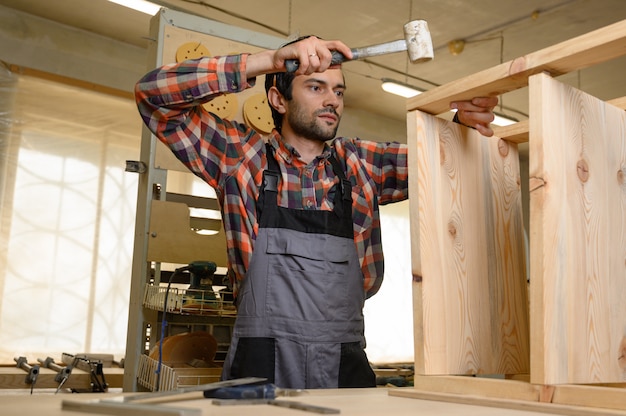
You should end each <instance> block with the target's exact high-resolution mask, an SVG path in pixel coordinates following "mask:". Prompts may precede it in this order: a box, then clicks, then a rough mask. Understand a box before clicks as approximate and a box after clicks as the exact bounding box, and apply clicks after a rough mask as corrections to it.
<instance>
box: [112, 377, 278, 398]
mask: <svg viewBox="0 0 626 416" xmlns="http://www.w3.org/2000/svg"><path fill="white" fill-rule="evenodd" d="M265 381H267V379H265V378H259V377H247V378H237V379H233V380H224V381H218V382H215V383H209V384H200V385H197V386H185V387H179V388H178V389H176V390H163V391H157V392H152V393H139V394H135V395H132V396H124V397H122V401H124V402H133V401H139V400H151V399H155V398H162V397H168V396H175V395H178V394H183V393H189V392H193V391H204V392H206V391H207V390H215V389H219V388H222V387H234V386H240V385H244V384H254V383H262V382H265Z"/></svg>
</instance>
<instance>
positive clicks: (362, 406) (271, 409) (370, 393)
mask: <svg viewBox="0 0 626 416" xmlns="http://www.w3.org/2000/svg"><path fill="white" fill-rule="evenodd" d="M406 389H409V390H413V389H412V388H411V387H407V388H392V389H387V388H373V389H340V390H308V391H307V392H305V393H304V394H303V395H301V396H297V397H290V398H285V399H284V400H295V401H300V402H304V403H307V404H312V405H317V406H324V407H331V408H336V409H339V410H340V411H341V413H340V415H343V416H351V415H359V416H367V415H377V416H378V415H398V416H400V415H416V414H419V415H422V416H428V415H441V414H445V415H450V416H454V415H463V416H473V415H480V416H489V415H494V416H495V415H498V416H508V415H510V416H532V415H542V414H545V413H541V412H537V411H533V410H510V409H502V408H498V407H491V406H488V405H473V404H466V403H450V402H444V401H439V399H437V400H423V399H415V398H405V397H399V396H397V395H390V394H389V393H390V390H393V391H394V392H400V391H402V390H406ZM124 394H127V393H124ZM114 396H117V395H116V394H113V393H105V394H91V393H90V394H73V395H72V394H57V395H53V394H37V395H34V396H30V395H25V394H20V395H5V396H3V395H0V408H1V409H2V414H3V415H7V416H13V415H20V416H30V415H44V414H45V415H47V416H56V415H64V416H80V415H88V414H93V413H94V412H90V413H89V412H82V411H70V410H62V408H61V404H62V402H63V401H64V400H65V401H68V400H71V401H73V402H88V401H90V400H101V399H103V398H107V397H108V398H113V397H114ZM184 397H186V398H191V399H190V400H185V401H178V402H170V403H168V404H161V405H159V406H162V407H164V406H176V407H179V408H180V407H190V408H196V409H201V414H202V415H215V416H220V415H242V414H244V415H245V414H255V415H256V416H264V415H294V416H298V415H306V414H314V413H309V412H303V411H301V410H295V409H288V408H280V407H276V406H270V405H237V406H216V405H213V404H212V402H211V401H210V400H208V399H204V398H202V393H201V392H193V393H187V394H186V395H185V396H184ZM281 400H282V399H281ZM609 412H611V411H609ZM120 414H122V413H120ZM126 414H127V413H126ZM133 414H135V415H137V414H144V413H136V412H133ZM146 414H147V413H146ZM562 414H568V413H562ZM569 414H575V413H569ZM579 414H582V413H579ZM586 414H591V415H592V414H594V413H593V412H591V413H586ZM598 414H607V415H608V414H619V412H616V413H604V412H602V413H598Z"/></svg>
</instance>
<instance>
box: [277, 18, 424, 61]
mask: <svg viewBox="0 0 626 416" xmlns="http://www.w3.org/2000/svg"><path fill="white" fill-rule="evenodd" d="M351 51H352V60H353V61H354V60H357V59H365V58H369V57H371V56H378V55H386V54H389V53H395V52H402V51H407V52H408V54H409V60H410V61H411V62H412V63H418V62H426V61H430V60H431V59H433V56H434V52H433V41H432V39H431V37H430V31H429V30H428V24H427V23H426V21H425V20H412V21H410V22H408V23H407V24H405V25H404V39H399V40H395V41H392V42H385V43H381V44H379V45H372V46H365V47H362V48H354V49H351ZM348 60H349V59H348V58H346V57H345V56H344V55H343V54H342V53H340V52H337V51H332V60H331V65H337V64H340V63H342V62H345V61H348ZM299 66H300V62H299V61H298V60H296V59H289V60H287V61H285V68H286V70H287V72H295V71H297V70H298V67H299Z"/></svg>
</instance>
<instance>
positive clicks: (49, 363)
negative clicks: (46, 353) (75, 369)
mask: <svg viewBox="0 0 626 416" xmlns="http://www.w3.org/2000/svg"><path fill="white" fill-rule="evenodd" d="M37 361H39V362H40V363H41V365H42V366H43V367H44V368H49V369H50V370H52V371H56V373H57V375H56V377H55V378H54V381H56V382H57V383H59V385H58V386H57V389H56V391H55V392H54V394H57V393H58V392H59V390H61V387H63V385H64V384H65V382H66V381H67V379H68V378H70V375H71V374H72V366H71V365H65V366H60V365H58V364H57V363H55V362H54V359H53V358H52V357H46V359H45V360H42V359H41V358H37Z"/></svg>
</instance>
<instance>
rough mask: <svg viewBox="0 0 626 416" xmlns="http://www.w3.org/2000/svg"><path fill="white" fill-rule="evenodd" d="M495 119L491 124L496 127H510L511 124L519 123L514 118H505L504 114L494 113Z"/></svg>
mask: <svg viewBox="0 0 626 416" xmlns="http://www.w3.org/2000/svg"><path fill="white" fill-rule="evenodd" d="M493 114H494V116H495V117H494V119H493V121H492V122H491V124H495V125H496V126H500V127H504V126H510V125H511V124H515V123H517V122H518V121H519V120H516V119H514V118H513V117H509V116H505V115H504V114H498V113H493Z"/></svg>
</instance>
